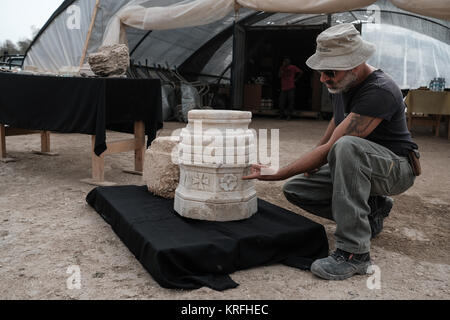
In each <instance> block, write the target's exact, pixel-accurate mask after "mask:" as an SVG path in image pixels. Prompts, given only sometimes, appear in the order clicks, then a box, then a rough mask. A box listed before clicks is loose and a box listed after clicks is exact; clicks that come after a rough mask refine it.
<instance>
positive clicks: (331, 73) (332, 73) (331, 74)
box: [317, 70, 336, 78]
mask: <svg viewBox="0 0 450 320" xmlns="http://www.w3.org/2000/svg"><path fill="white" fill-rule="evenodd" d="M317 72H319V74H321V73H324V74H325V75H326V76H327V77H328V78H334V77H336V71H335V70H317Z"/></svg>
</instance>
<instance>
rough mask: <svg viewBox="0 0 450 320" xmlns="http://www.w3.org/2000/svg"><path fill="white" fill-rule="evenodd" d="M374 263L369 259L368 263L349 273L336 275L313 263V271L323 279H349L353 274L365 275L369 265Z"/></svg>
mask: <svg viewBox="0 0 450 320" xmlns="http://www.w3.org/2000/svg"><path fill="white" fill-rule="evenodd" d="M371 264H372V262H370V261H368V262H367V263H365V264H364V266H362V267H360V268H358V269H357V270H355V271H354V272H352V273H347V274H343V275H335V274H331V273H328V272H326V271H325V270H323V269H322V268H320V267H318V266H317V265H316V264H314V263H313V264H312V265H311V272H312V273H313V274H314V275H316V276H318V277H320V278H323V279H326V280H345V279H348V278H350V277H352V276H354V275H355V274H359V275H365V274H367V269H368V268H369V266H370V265H371Z"/></svg>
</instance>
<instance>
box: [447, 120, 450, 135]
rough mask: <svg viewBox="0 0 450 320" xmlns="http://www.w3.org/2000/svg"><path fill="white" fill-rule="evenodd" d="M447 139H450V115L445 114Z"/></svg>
mask: <svg viewBox="0 0 450 320" xmlns="http://www.w3.org/2000/svg"><path fill="white" fill-rule="evenodd" d="M447 131H448V134H447V139H448V140H450V116H447Z"/></svg>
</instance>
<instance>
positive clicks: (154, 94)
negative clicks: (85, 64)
mask: <svg viewBox="0 0 450 320" xmlns="http://www.w3.org/2000/svg"><path fill="white" fill-rule="evenodd" d="M0 88H1V92H2V94H0V123H1V124H6V125H10V126H11V127H15V128H21V129H30V130H47V131H54V132H60V133H83V134H90V135H95V149H94V151H95V153H96V154H97V155H100V154H101V153H103V152H104V151H105V150H106V133H105V130H106V129H111V130H116V131H121V132H129V133H132V132H133V124H134V121H137V120H142V121H144V123H145V133H146V135H147V136H148V143H150V142H151V141H152V140H153V139H154V138H155V137H156V131H157V130H158V129H160V128H162V124H163V121H162V106H161V82H160V80H159V79H158V80H150V79H122V78H81V77H55V76H34V75H33V76H31V75H18V74H12V73H0Z"/></svg>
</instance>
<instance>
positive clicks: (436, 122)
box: [405, 89, 450, 139]
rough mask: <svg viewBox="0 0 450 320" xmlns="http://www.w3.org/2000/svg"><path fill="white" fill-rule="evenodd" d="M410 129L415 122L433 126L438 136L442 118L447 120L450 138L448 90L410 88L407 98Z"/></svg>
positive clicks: (449, 97)
mask: <svg viewBox="0 0 450 320" xmlns="http://www.w3.org/2000/svg"><path fill="white" fill-rule="evenodd" d="M405 103H406V106H407V117H408V129H409V130H411V129H412V127H413V125H414V124H418V125H429V126H432V127H433V130H434V131H435V135H436V137H438V136H439V127H440V123H441V120H442V119H445V120H446V123H447V131H448V139H450V125H449V121H450V94H449V92H448V91H430V90H422V89H420V90H410V91H409V92H408V94H407V96H406V98H405Z"/></svg>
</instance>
